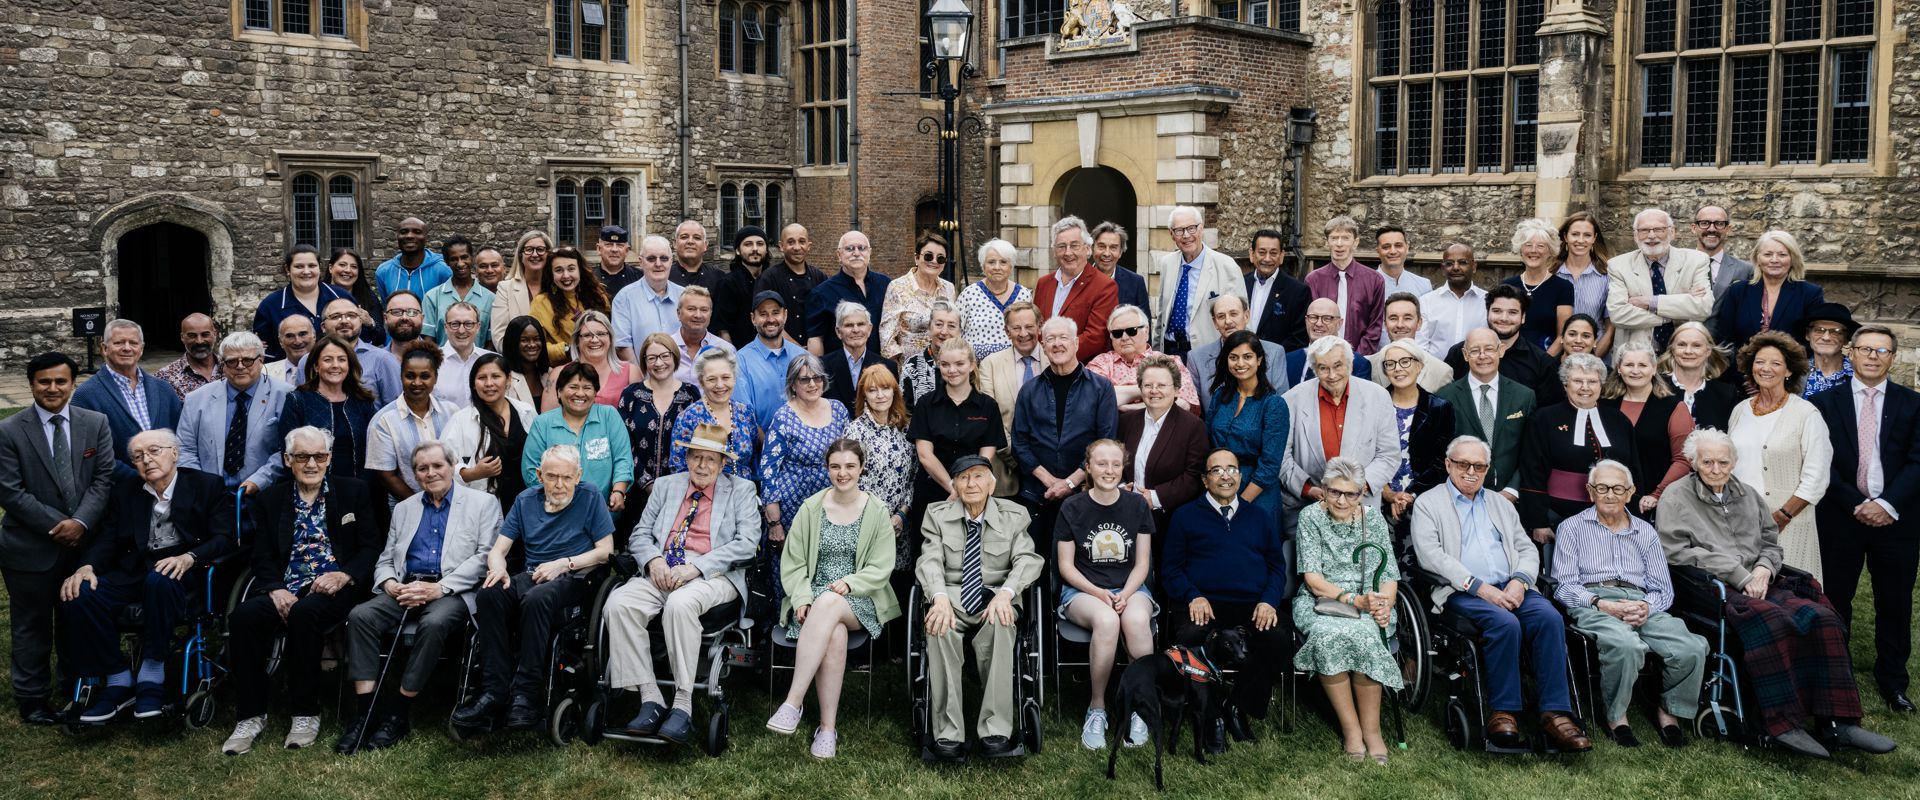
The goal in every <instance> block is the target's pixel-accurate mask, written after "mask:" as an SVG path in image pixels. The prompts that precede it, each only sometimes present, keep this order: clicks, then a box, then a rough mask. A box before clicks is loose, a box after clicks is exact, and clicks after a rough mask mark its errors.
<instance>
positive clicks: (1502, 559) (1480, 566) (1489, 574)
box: [1446, 481, 1513, 587]
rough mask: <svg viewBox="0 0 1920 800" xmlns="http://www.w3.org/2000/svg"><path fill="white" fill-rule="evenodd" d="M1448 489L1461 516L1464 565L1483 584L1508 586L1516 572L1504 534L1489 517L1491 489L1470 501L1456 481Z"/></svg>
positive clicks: (1482, 491) (1456, 512)
mask: <svg viewBox="0 0 1920 800" xmlns="http://www.w3.org/2000/svg"><path fill="white" fill-rule="evenodd" d="M1446 486H1447V491H1448V492H1449V493H1450V494H1452V496H1453V513H1455V514H1458V515H1459V517H1460V564H1461V566H1464V567H1466V568H1467V571H1468V572H1470V573H1472V574H1473V577H1475V578H1477V579H1479V581H1480V582H1481V583H1487V584H1492V585H1494V586H1496V587H1498V586H1500V585H1502V584H1504V583H1506V582H1507V579H1508V578H1511V577H1513V569H1512V567H1510V566H1509V565H1508V564H1507V551H1506V548H1505V547H1504V546H1502V542H1501V539H1500V531H1499V530H1498V529H1496V528H1494V526H1493V518H1492V517H1491V516H1489V515H1488V514H1487V490H1486V489H1485V488H1482V489H1481V490H1480V491H1478V492H1475V493H1474V495H1473V497H1472V499H1468V497H1467V496H1466V495H1464V494H1461V493H1460V490H1459V489H1457V488H1455V487H1454V485H1453V481H1447V482H1446Z"/></svg>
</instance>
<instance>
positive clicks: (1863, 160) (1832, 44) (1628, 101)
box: [1611, 0, 1896, 180]
mask: <svg viewBox="0 0 1920 800" xmlns="http://www.w3.org/2000/svg"><path fill="white" fill-rule="evenodd" d="M1645 2H1646V0H1634V2H1631V3H1622V4H1621V7H1620V8H1619V9H1617V10H1616V14H1615V20H1616V24H1615V30H1618V31H1622V32H1623V34H1622V35H1619V36H1616V37H1614V38H1615V58H1616V63H1622V64H1630V65H1631V66H1630V67H1629V68H1628V69H1622V70H1617V71H1616V72H1617V74H1616V75H1615V89H1614V97H1615V105H1614V109H1613V111H1614V137H1613V140H1614V142H1616V143H1617V144H1616V149H1615V152H1613V153H1612V154H1611V155H1612V157H1613V158H1614V159H1615V162H1616V163H1617V164H1619V165H1620V173H1621V174H1620V177H1621V178H1623V179H1629V180H1631V179H1643V180H1661V179H1698V178H1701V177H1707V176H1713V177H1726V176H1729V175H1737V176H1770V177H1819V176H1828V175H1867V176H1891V175H1892V174H1893V164H1892V149H1893V148H1892V147H1891V146H1890V145H1889V143H1888V142H1889V140H1888V139H1887V136H1888V128H1889V123H1890V114H1889V110H1890V107H1891V103H1892V99H1893V98H1892V77H1893V74H1894V72H1895V68H1894V65H1893V63H1892V61H1893V52H1892V51H1893V50H1894V49H1895V48H1892V47H1888V46H1887V45H1888V44H1892V43H1894V41H1895V38H1896V37H1894V36H1893V31H1892V11H1893V10H1892V3H1890V2H1887V1H1886V0H1866V2H1867V3H1868V4H1869V5H1870V7H1871V13H1870V17H1869V18H1868V19H1866V20H1865V21H1864V22H1862V21H1861V20H1859V18H1857V17H1856V18H1855V24H1854V27H1853V30H1852V31H1848V32H1846V33H1848V34H1849V35H1845V36H1841V35H1836V34H1838V33H1841V31H1837V30H1836V25H1837V17H1838V14H1839V7H1840V6H1841V5H1843V3H1841V2H1839V0H1825V1H1824V2H1819V3H1818V4H1817V5H1818V11H1819V14H1818V19H1817V21H1815V22H1814V23H1813V24H1814V25H1816V26H1817V28H1818V30H1817V32H1816V33H1815V34H1814V35H1813V36H1810V37H1807V38H1802V39H1795V40H1791V41H1783V39H1784V38H1785V34H1786V29H1787V26H1788V25H1789V24H1792V23H1793V21H1795V20H1792V19H1790V15H1793V14H1795V12H1798V11H1802V10H1804V9H1805V8H1806V7H1807V4H1806V3H1804V2H1789V0H1768V2H1766V3H1765V9H1766V13H1765V15H1764V16H1765V23H1764V24H1765V25H1766V26H1767V34H1766V37H1765V40H1764V41H1759V42H1748V43H1736V36H1737V34H1738V27H1739V24H1740V22H1741V19H1740V13H1739V11H1738V10H1737V9H1736V8H1735V7H1736V5H1741V4H1736V3H1734V2H1731V0H1721V1H1720V2H1719V3H1718V12H1717V16H1718V23H1717V25H1716V26H1715V27H1716V28H1717V29H1718V31H1717V34H1718V35H1717V36H1714V35H1712V34H1695V33H1694V32H1693V31H1691V30H1689V27H1690V25H1689V24H1688V23H1690V22H1692V20H1693V18H1694V16H1695V15H1696V13H1698V14H1702V15H1704V14H1706V13H1712V12H1709V11H1706V10H1705V9H1708V8H1712V7H1713V5H1714V4H1712V3H1710V2H1705V1H1703V0H1684V1H1683V0H1664V3H1660V0H1656V3H1658V4H1660V5H1665V6H1666V8H1661V9H1659V11H1660V12H1661V13H1662V14H1663V15H1664V14H1671V15H1672V19H1673V27H1672V28H1671V29H1670V32H1664V31H1663V33H1664V34H1665V36H1671V37H1672V42H1671V45H1670V46H1669V47H1667V48H1665V49H1662V50H1658V51H1653V52H1644V50H1645V48H1646V46H1647V42H1646V35H1647V31H1646V25H1645V23H1646V20H1647V17H1648V11H1647V8H1646V5H1645ZM1850 4H1851V5H1856V6H1857V5H1858V4H1859V3H1858V2H1854V3H1850ZM1656 7H1657V6H1656ZM1696 9H1699V10H1696ZM1856 10H1857V8H1856ZM1800 19H1801V20H1804V19H1805V18H1804V17H1802V18H1800ZM1863 30H1864V32H1862V31H1863ZM1703 37H1704V38H1703ZM1663 38H1664V36H1663ZM1709 45H1711V46H1709ZM1656 46H1657V45H1656ZM1849 55H1851V56H1854V57H1855V62H1856V65H1857V68H1858V69H1864V70H1865V72H1866V75H1865V76H1864V80H1862V81H1860V82H1859V83H1858V84H1856V85H1855V86H1853V87H1850V91H1854V92H1859V94H1855V95H1854V96H1855V98H1857V100H1858V101H1864V103H1865V105H1866V113H1865V114H1864V117H1865V118H1864V120H1858V119H1856V120H1854V121H1853V125H1856V126H1863V127H1864V131H1863V132H1862V133H1861V134H1860V138H1861V139H1862V141H1861V142H1860V147H1862V148H1864V152H1863V153H1859V154H1857V155H1855V154H1852V153H1845V152H1841V153H1838V154H1837V153H1836V150H1835V140H1834V137H1833V132H1834V128H1835V124H1834V123H1835V115H1836V109H1837V108H1838V107H1839V106H1837V105H1836V102H1835V100H1836V95H1837V94H1838V88H1839V87H1838V82H1839V76H1838V75H1836V70H1837V68H1838V66H1837V65H1838V63H1839V61H1840V59H1841V58H1842V57H1843V56H1849ZM1809 56H1810V57H1811V58H1810V59H1809V58H1808V57H1809ZM1861 56H1864V57H1861ZM1756 59H1764V60H1763V61H1756ZM1789 59H1794V60H1795V63H1796V64H1804V63H1807V62H1808V61H1810V62H1811V64H1810V66H1811V68H1812V69H1813V71H1814V77H1813V78H1812V79H1811V80H1810V81H1807V82H1806V84H1807V85H1810V86H1811V87H1812V88H1813V90H1814V98H1813V104H1812V109H1811V114H1812V118H1811V124H1812V126H1813V129H1814V136H1813V139H1812V148H1813V150H1812V154H1811V158H1798V157H1794V156H1797V155H1799V154H1790V153H1786V152H1784V149H1785V148H1784V146H1783V138H1784V137H1783V127H1784V121H1783V120H1782V116H1783V111H1782V104H1783V103H1784V102H1786V97H1785V94H1786V92H1785V89H1786V87H1785V86H1784V85H1783V84H1784V83H1785V80H1784V79H1783V73H1784V72H1785V71H1786V67H1787V64H1788V60H1789ZM1752 66H1762V67H1764V72H1765V75H1766V76H1767V86H1766V89H1765V91H1764V94H1763V95H1761V96H1760V98H1759V100H1760V102H1758V103H1757V104H1751V101H1748V103H1749V104H1750V105H1748V108H1747V109H1744V110H1743V109H1740V108H1736V103H1739V102H1740V100H1739V98H1738V97H1737V96H1738V95H1740V94H1741V86H1740V85H1738V82H1739V80H1740V78H1739V77H1738V75H1739V72H1738V70H1740V69H1742V68H1744V67H1752ZM1696 76H1698V77H1699V79H1700V80H1702V81H1703V82H1704V81H1706V80H1712V81H1713V87H1712V89H1713V91H1712V95H1713V97H1712V98H1711V100H1712V102H1711V103H1707V102H1704V101H1703V102H1701V103H1699V104H1692V103H1690V102H1689V101H1690V99H1691V98H1690V96H1689V95H1690V92H1691V90H1692V86H1693V81H1694V80H1695V79H1696ZM1708 76H1711V77H1708ZM1649 78H1652V79H1654V80H1656V81H1658V82H1660V83H1662V84H1664V86H1663V87H1662V88H1664V89H1665V90H1666V91H1667V96H1668V98H1669V102H1668V103H1667V104H1666V107H1665V108H1664V109H1663V110H1662V111H1661V112H1655V113H1657V114H1662V116H1661V117H1656V118H1664V119H1666V120H1667V122H1666V123H1665V125H1663V127H1665V126H1666V125H1670V126H1671V127H1670V128H1669V130H1668V131H1667V132H1666V134H1665V135H1666V136H1668V137H1670V139H1669V141H1668V142H1667V143H1666V149H1667V150H1668V153H1669V158H1668V160H1667V162H1666V163H1648V162H1647V160H1646V159H1645V158H1644V156H1646V155H1648V154H1649V153H1648V148H1650V147H1651V148H1653V150H1654V151H1655V152H1657V150H1658V149H1659V146H1658V144H1657V143H1650V142H1648V141H1646V137H1645V132H1646V124H1645V119H1646V117H1645V116H1644V115H1646V114H1647V113H1648V110H1647V106H1646V98H1645V97H1643V92H1644V90H1645V87H1646V86H1647V85H1648V84H1647V81H1648V80H1649ZM1745 85H1746V86H1749V87H1750V86H1752V84H1751V83H1748V84H1745ZM1702 94H1706V92H1704V91H1703V92H1702ZM1848 107H1854V108H1857V107H1858V106H1857V105H1853V106H1848ZM1756 108H1757V109H1758V111H1757V112H1756V111H1754V110H1752V109H1756ZM1753 113H1758V114H1760V115H1761V117H1762V119H1763V120H1764V121H1763V123H1762V128H1763V130H1764V132H1763V133H1762V134H1761V137H1760V138H1761V141H1760V142H1759V143H1758V144H1759V147H1760V151H1761V152H1760V156H1759V158H1758V159H1757V160H1753V161H1748V160H1746V159H1750V158H1752V155H1751V151H1747V152H1745V153H1742V152H1736V147H1737V146H1739V145H1736V142H1735V139H1736V137H1737V136H1738V135H1739V134H1738V132H1737V131H1736V128H1737V127H1739V126H1738V125H1737V123H1738V122H1739V121H1740V120H1741V117H1740V116H1739V115H1741V114H1753ZM1708 116H1710V117H1711V119H1712V124H1713V132H1712V133H1711V134H1710V135H1711V142H1712V147H1713V155H1712V157H1711V159H1708V158H1707V157H1705V155H1704V153H1703V152H1701V151H1700V150H1699V149H1697V148H1690V145H1700V144H1703V143H1704V142H1705V141H1706V139H1705V135H1703V134H1701V133H1700V132H1699V131H1696V130H1694V127H1695V126H1696V125H1700V126H1701V127H1705V126H1704V125H1701V123H1700V122H1696V121H1695V120H1696V119H1701V120H1703V121H1704V118H1705V117H1708ZM1752 141H1753V140H1752V139H1750V138H1748V139H1746V140H1745V142H1742V143H1741V144H1742V145H1747V146H1751V144H1752ZM1836 156H1838V157H1836Z"/></svg>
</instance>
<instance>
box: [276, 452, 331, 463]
mask: <svg viewBox="0 0 1920 800" xmlns="http://www.w3.org/2000/svg"><path fill="white" fill-rule="evenodd" d="M287 458H290V459H293V463H295V464H325V463H327V460H328V459H330V458H333V454H332V453H288V454H287Z"/></svg>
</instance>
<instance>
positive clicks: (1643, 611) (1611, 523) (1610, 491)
mask: <svg viewBox="0 0 1920 800" xmlns="http://www.w3.org/2000/svg"><path fill="white" fill-rule="evenodd" d="M1587 493H1588V495H1589V496H1590V497H1591V498H1592V499H1593V507H1592V508H1589V509H1587V510H1585V511H1582V512H1580V513H1578V514H1575V515H1574V516H1572V517H1568V518H1567V519H1566V520H1565V521H1563V522H1561V523H1560V527H1559V530H1558V531H1557V532H1556V533H1555V536H1554V541H1556V542H1558V546H1559V554H1558V555H1557V556H1556V557H1555V558H1554V561H1553V582H1554V584H1555V586H1554V589H1553V597H1554V599H1556V600H1559V601H1560V605H1562V606H1565V607H1566V609H1567V617H1568V618H1569V619H1571V620H1573V627H1574V628H1576V629H1578V630H1579V631H1580V632H1582V633H1585V634H1587V635H1589V636H1592V637H1594V639H1595V640H1597V642H1598V643H1599V647H1600V690H1601V691H1600V693H1601V697H1602V698H1603V699H1604V700H1605V701H1606V704H1607V729H1608V732H1609V733H1610V735H1612V736H1613V740H1614V742H1615V743H1617V744H1619V745H1620V746H1621V747H1639V746H1640V740H1639V739H1638V738H1637V737H1635V736H1634V735H1633V728H1632V727H1631V726H1629V725H1628V724H1627V706H1628V704H1630V703H1632V702H1633V683H1634V680H1635V679H1636V678H1639V677H1640V667H1641V665H1643V664H1644V663H1646V660H1647V653H1648V652H1649V651H1651V652H1652V653H1653V654H1654V655H1657V656H1659V657H1660V661H1661V680H1660V709H1659V721H1660V743H1661V744H1664V745H1666V746H1668V747H1680V746H1681V745H1684V744H1686V743H1687V737H1686V733H1685V732H1684V729H1683V728H1682V726H1681V724H1680V720H1682V719H1693V717H1694V714H1695V713H1696V712H1697V711H1698V709H1699V705H1700V681H1701V679H1702V678H1703V677H1704V676H1705V674H1706V665H1707V640H1706V639H1703V638H1701V637H1700V636H1699V635H1698V634H1695V633H1692V632H1691V631H1688V630H1687V624H1686V623H1684V622H1681V621H1680V620H1679V619H1678V618H1675V617H1674V616H1672V615H1670V614H1668V613H1667V609H1668V607H1670V606H1672V605H1673V581H1672V580H1671V579H1670V578H1669V577H1668V575H1667V558H1666V553H1665V552H1664V551H1662V550H1661V549H1660V534H1658V533H1656V532H1655V531H1654V529H1653V526H1652V525H1650V524H1648V523H1647V521H1646V520H1643V519H1640V518H1639V517H1635V516H1633V515H1631V514H1628V513H1627V502H1628V501H1630V500H1632V499H1633V472H1632V470H1629V469H1627V466H1626V465H1625V464H1622V463H1620V462H1618V461H1613V460H1610V459H1609V460H1606V461H1601V462H1600V463H1598V464H1595V465H1593V468H1592V469H1589V470H1587Z"/></svg>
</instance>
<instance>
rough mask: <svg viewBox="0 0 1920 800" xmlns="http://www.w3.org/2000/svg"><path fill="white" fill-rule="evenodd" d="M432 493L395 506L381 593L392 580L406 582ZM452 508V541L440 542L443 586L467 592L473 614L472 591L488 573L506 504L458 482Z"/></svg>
mask: <svg viewBox="0 0 1920 800" xmlns="http://www.w3.org/2000/svg"><path fill="white" fill-rule="evenodd" d="M426 497H427V493H426V492H416V493H414V495H413V496H412V497H408V498H407V499H405V500H402V501H400V502H399V503H398V504H396V505H395V506H394V507H393V521H392V523H391V524H389V525H388V526H387V547H386V549H385V550H382V551H381V552H380V560H379V561H376V562H374V565H373V588H374V591H376V592H377V591H379V590H380V586H381V584H384V583H386V582H387V579H389V578H391V579H393V580H396V581H398V580H405V579H406V575H407V548H409V547H412V546H413V535H414V534H415V533H418V532H419V529H420V517H421V515H422V514H424V513H425V512H426V508H425V505H424V504H425V503H426ZM451 498H452V501H453V505H452V507H450V508H448V509H447V532H446V538H445V539H444V540H442V541H441V542H440V585H441V586H445V587H447V588H448V589H450V590H452V591H453V593H454V594H460V593H463V592H464V593H466V595H467V596H466V602H467V610H468V611H472V610H473V605H474V604H473V592H472V591H471V590H472V589H475V588H478V587H479V586H480V579H481V578H484V577H486V574H487V551H489V550H492V549H493V538H494V537H495V536H497V535H499V533H500V501H499V500H496V499H494V496H493V495H490V494H487V493H486V492H482V491H479V490H477V489H469V488H467V487H465V486H462V485H460V482H459V481H455V482H454V484H453V493H452V496H451Z"/></svg>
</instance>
